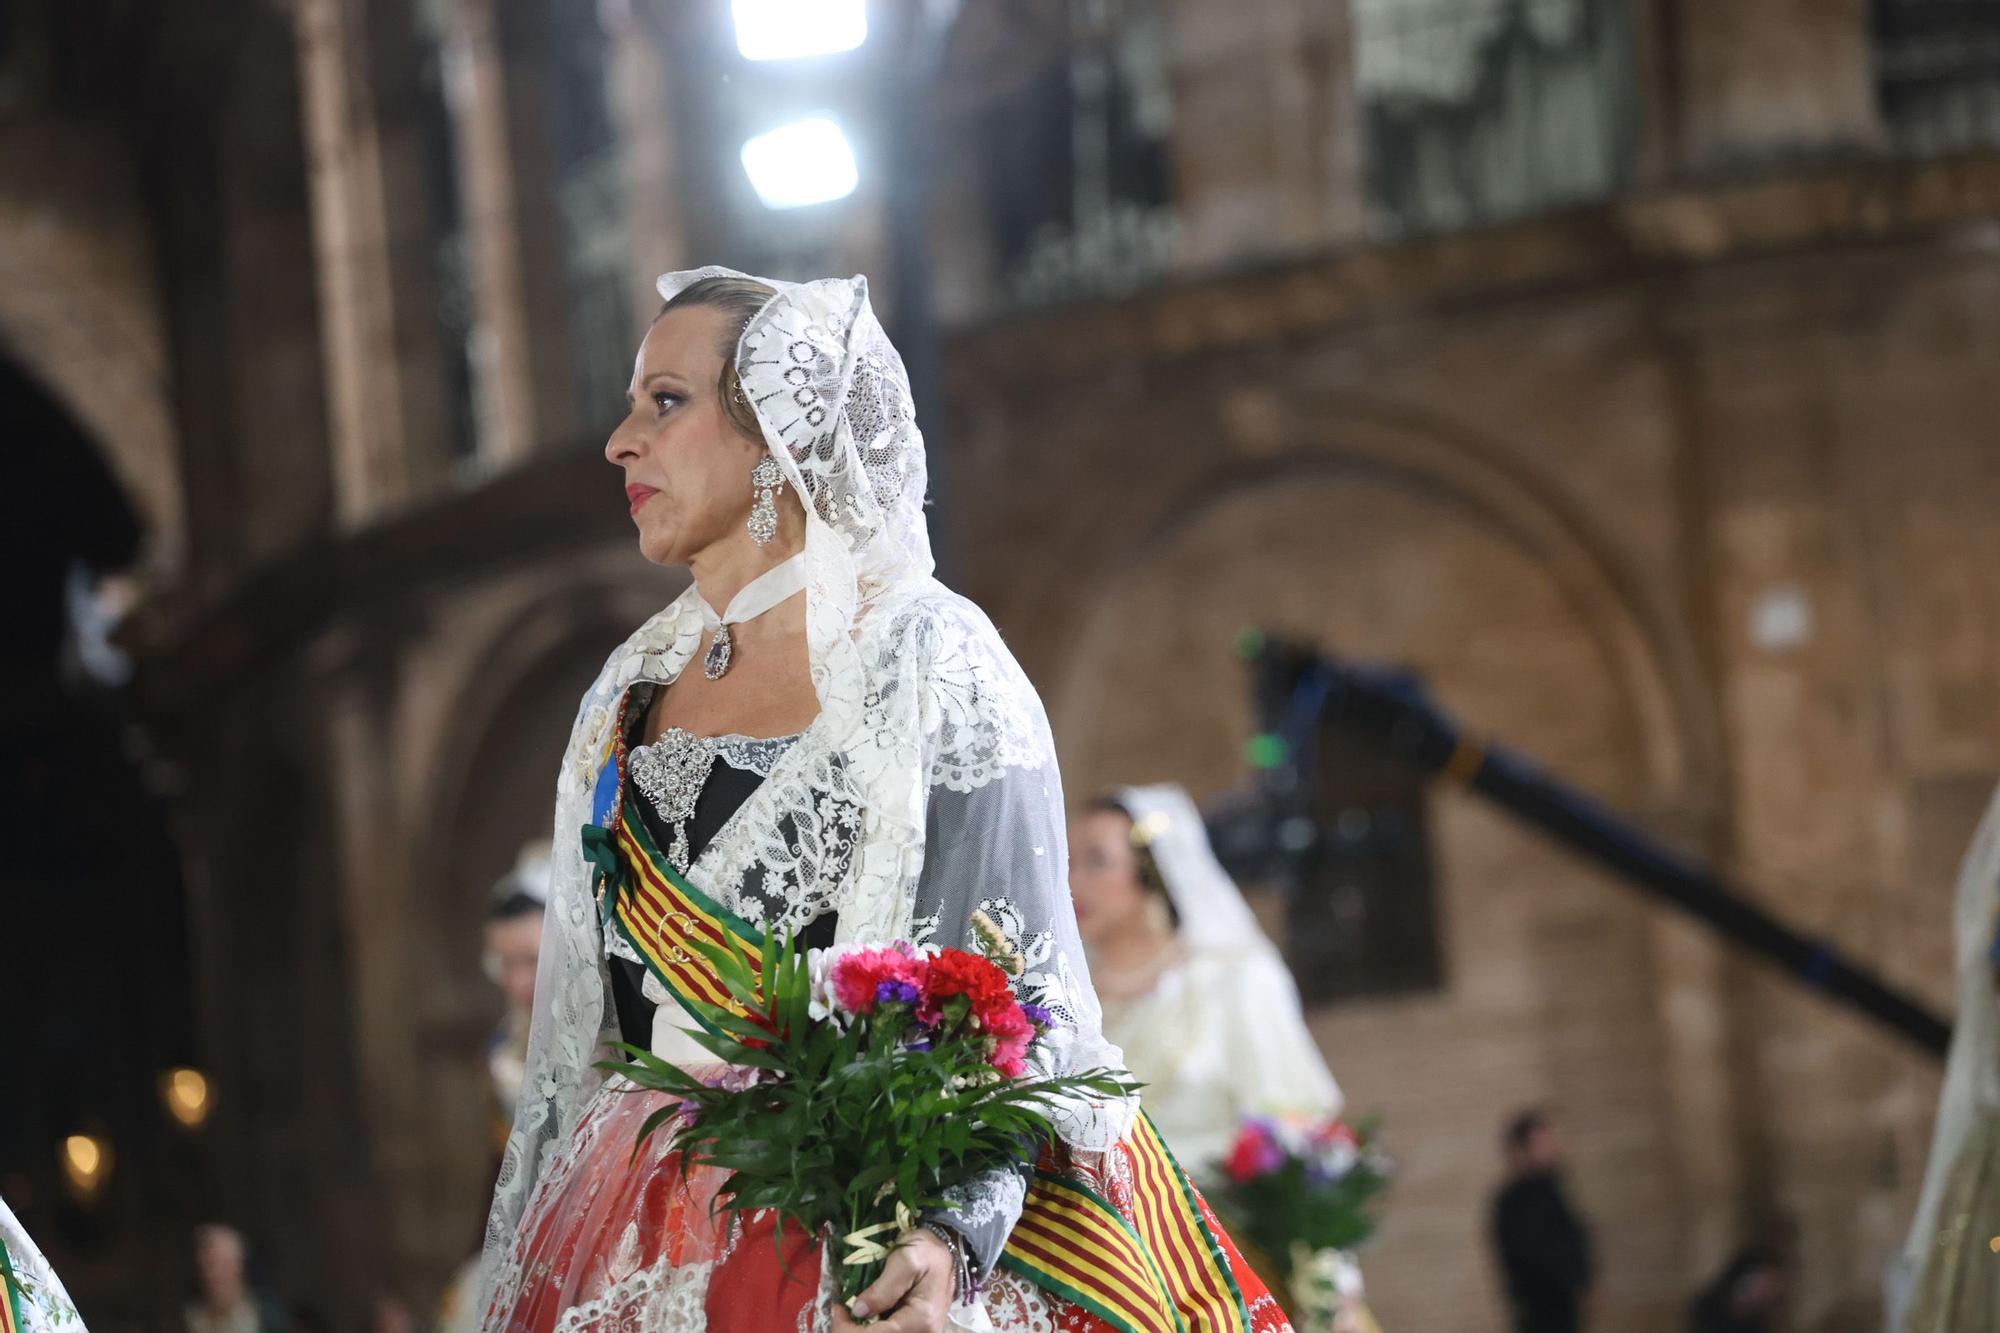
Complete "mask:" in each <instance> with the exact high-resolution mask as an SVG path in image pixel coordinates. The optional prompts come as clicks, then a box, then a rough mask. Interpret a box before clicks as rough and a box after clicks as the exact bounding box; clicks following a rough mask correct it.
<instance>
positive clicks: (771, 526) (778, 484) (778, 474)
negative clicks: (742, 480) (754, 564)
mask: <svg viewBox="0 0 2000 1333" xmlns="http://www.w3.org/2000/svg"><path fill="white" fill-rule="evenodd" d="M750 487H751V489H752V490H754V491H755V492H756V493H757V499H756V502H755V503H754V504H752V505H751V506H750V540H751V541H753V542H756V543H757V544H758V545H759V546H769V545H770V544H771V543H772V542H773V541H774V540H776V539H777V536H778V505H777V498H778V497H779V496H780V495H782V494H784V490H785V474H784V472H783V471H781V470H780V469H779V467H778V460H777V459H775V458H773V457H771V455H769V454H765V455H764V457H763V458H762V459H761V460H760V461H759V462H758V464H757V466H756V467H754V468H752V469H751V470H750Z"/></svg>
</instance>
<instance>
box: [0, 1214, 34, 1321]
mask: <svg viewBox="0 0 2000 1333" xmlns="http://www.w3.org/2000/svg"><path fill="white" fill-rule="evenodd" d="M22 1296H23V1292H22V1290H21V1279H20V1277H19V1276H18V1275H17V1274H16V1273H15V1272H14V1258H13V1256H12V1255H10V1254H8V1253H7V1241H6V1239H5V1238H4V1237H0V1333H21V1330H22V1329H24V1328H26V1327H27V1326H28V1319H27V1316H26V1315H25V1314H23V1313H22V1310H21V1303H22Z"/></svg>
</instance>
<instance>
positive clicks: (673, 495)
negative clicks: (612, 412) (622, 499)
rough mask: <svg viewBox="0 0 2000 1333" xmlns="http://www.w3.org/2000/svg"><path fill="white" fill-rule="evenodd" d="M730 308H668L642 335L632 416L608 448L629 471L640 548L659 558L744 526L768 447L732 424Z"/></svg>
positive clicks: (696, 548)
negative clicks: (727, 373)
mask: <svg viewBox="0 0 2000 1333" xmlns="http://www.w3.org/2000/svg"><path fill="white" fill-rule="evenodd" d="M730 334H731V329H730V326H729V316H728V314H727V313H726V312H724V311H721V310H716V309H711V308H707V307H703V306H689V307H684V308H682V309H679V310H670V311H668V312H667V313H666V314H664V315H662V316H660V317H659V318H658V319H656V320H654V321H653V327H652V328H650V329H648V330H647V331H646V338H645V341H644V342H642V343H640V345H639V356H638V360H637V362H636V364H635V365H634V366H633V369H632V384H631V388H630V389H629V391H628V393H627V403H628V410H627V412H626V414H625V420H624V421H622V422H620V423H619V426H618V429H617V430H615V431H613V432H612V433H611V439H610V441H609V442H608V443H607V444H606V445H605V446H604V456H605V457H606V458H608V459H610V460H611V462H612V463H613V464H615V465H616V466H618V467H620V468H622V469H623V470H624V473H625V492H626V500H627V502H628V504H629V506H630V508H631V512H632V522H633V523H634V524H635V525H636V526H637V527H638V530H639V549H640V551H642V552H643V553H644V554H645V556H646V558H647V559H648V560H651V561H652V562H653V563H655V564H660V565H685V564H687V563H689V562H690V561H691V560H693V559H694V557H695V556H697V555H699V554H700V553H701V552H702V551H705V550H707V549H708V548H709V547H711V546H714V545H715V544H716V543H717V542H720V541H723V540H725V539H727V538H729V537H731V536H732V535H736V534H741V533H743V532H744V531H745V524H746V522H747V521H748V519H749V515H750V505H751V502H752V499H753V496H752V493H751V487H750V470H751V468H753V467H754V466H756V463H757V459H758V457H759V455H760V454H761V453H762V452H763V445H762V444H761V442H759V441H756V440H752V439H750V438H749V437H748V436H746V435H744V434H743V433H742V432H741V431H739V430H737V429H736V428H735V427H734V426H733V425H731V424H730V421H729V417H728V414H727V413H726V412H725V411H724V410H723V403H722V396H721V389H720V387H719V380H720V378H721V375H722V363H723V351H722V349H723V347H724V346H725V345H727V344H728V343H729V342H731V341H733V340H732V339H731V337H730Z"/></svg>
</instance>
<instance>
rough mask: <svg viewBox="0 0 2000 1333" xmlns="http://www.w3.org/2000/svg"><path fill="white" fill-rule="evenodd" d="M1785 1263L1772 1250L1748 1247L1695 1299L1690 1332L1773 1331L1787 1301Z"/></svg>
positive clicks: (1743, 1332)
mask: <svg viewBox="0 0 2000 1333" xmlns="http://www.w3.org/2000/svg"><path fill="white" fill-rule="evenodd" d="M1785 1287H1786V1282H1785V1265H1784V1264H1783V1263H1782V1262H1781V1261H1780V1260H1779V1258H1778V1256H1777V1255H1776V1254H1775V1253H1773V1252H1772V1251H1769V1250H1761V1249H1749V1250H1744V1251H1743V1252H1742V1253H1741V1254H1738V1255H1737V1256H1736V1257H1735V1258H1734V1259H1731V1260H1730V1261H1729V1266H1728V1267H1727V1268H1725V1269H1723V1270H1722V1274H1721V1276H1719V1277H1717V1278H1716V1279H1715V1281H1714V1282H1712V1283H1710V1284H1709V1287H1708V1290H1706V1291H1704V1292H1702V1294H1701V1295H1700V1296H1698V1297H1696V1298H1695V1303H1694V1306H1693V1308H1692V1309H1690V1310H1689V1311H1688V1333H1770V1330H1771V1329H1774V1328H1776V1327H1777V1326H1778V1311H1779V1309H1780V1308H1781V1307H1782V1306H1783V1305H1784V1303H1785Z"/></svg>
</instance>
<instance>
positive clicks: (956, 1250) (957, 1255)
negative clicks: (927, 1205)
mask: <svg viewBox="0 0 2000 1333" xmlns="http://www.w3.org/2000/svg"><path fill="white" fill-rule="evenodd" d="M919 1225H920V1226H921V1227H922V1228H923V1229H924V1230H925V1231H928V1232H930V1233H931V1234H932V1235H933V1236H936V1237H937V1238H938V1239H939V1240H941V1241H943V1242H944V1247H945V1248H946V1249H947V1250H950V1251H951V1259H952V1281H953V1283H954V1284H955V1285H954V1287H953V1290H952V1293H951V1299H952V1303H953V1304H957V1303H958V1302H960V1301H963V1300H966V1299H968V1298H970V1297H971V1296H972V1295H974V1294H975V1293H976V1292H977V1291H978V1286H977V1285H976V1284H975V1283H974V1282H973V1280H972V1259H971V1256H970V1254H969V1253H968V1251H969V1250H970V1249H971V1247H970V1246H969V1245H967V1244H966V1242H965V1237H964V1236H961V1235H960V1234H959V1233H958V1232H956V1231H954V1230H953V1229H952V1228H950V1227H948V1226H946V1225H945V1224H944V1223H942V1222H923V1223H919Z"/></svg>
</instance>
